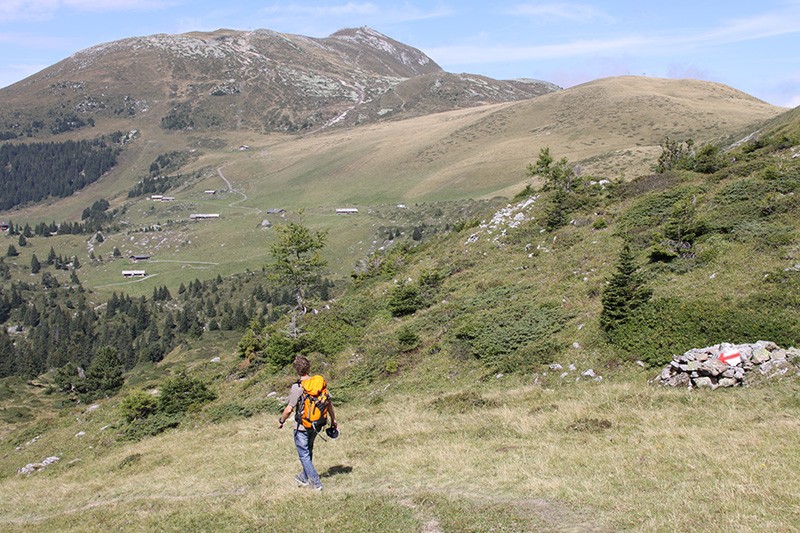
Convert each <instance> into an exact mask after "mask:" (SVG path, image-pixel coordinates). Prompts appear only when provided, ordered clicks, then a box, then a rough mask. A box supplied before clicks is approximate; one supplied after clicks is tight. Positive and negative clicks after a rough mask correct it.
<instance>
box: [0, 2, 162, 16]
mask: <svg viewBox="0 0 800 533" xmlns="http://www.w3.org/2000/svg"><path fill="white" fill-rule="evenodd" d="M175 4H176V2H175V1H172V0H0V21H10V20H43V19H50V18H53V17H54V16H56V13H57V12H58V11H59V10H60V9H73V10H76V11H150V10H155V9H163V8H165V7H169V6H172V5H175Z"/></svg>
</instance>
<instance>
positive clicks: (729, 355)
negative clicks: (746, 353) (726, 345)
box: [719, 351, 742, 366]
mask: <svg viewBox="0 0 800 533" xmlns="http://www.w3.org/2000/svg"><path fill="white" fill-rule="evenodd" d="M719 360H720V361H722V362H723V363H725V364H728V365H731V366H736V365H738V364H739V363H741V362H742V354H741V353H740V352H734V351H728V352H722V353H721V354H719Z"/></svg>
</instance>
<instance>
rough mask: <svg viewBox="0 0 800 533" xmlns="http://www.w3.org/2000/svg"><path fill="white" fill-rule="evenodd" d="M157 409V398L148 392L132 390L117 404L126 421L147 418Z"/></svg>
mask: <svg viewBox="0 0 800 533" xmlns="http://www.w3.org/2000/svg"><path fill="white" fill-rule="evenodd" d="M157 409H158V400H157V399H156V398H155V397H154V396H153V395H152V394H149V393H148V392H145V391H143V390H134V391H131V392H130V393H128V395H127V396H125V398H123V399H122V401H121V402H120V404H119V411H120V414H121V415H122V418H124V419H125V421H126V422H133V421H134V420H140V419H143V418H147V417H148V416H150V415H152V414H154V413H155V412H156V410H157Z"/></svg>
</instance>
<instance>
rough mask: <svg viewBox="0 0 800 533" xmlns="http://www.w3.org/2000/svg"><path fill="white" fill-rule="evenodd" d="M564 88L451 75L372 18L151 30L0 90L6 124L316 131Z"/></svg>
mask: <svg viewBox="0 0 800 533" xmlns="http://www.w3.org/2000/svg"><path fill="white" fill-rule="evenodd" d="M418 77H423V78H424V81H422V82H414V80H415V79H416V78H418ZM396 87H397V88H398V90H397V91H394V92H393V91H392V89H393V88H396ZM557 89H558V88H557V87H556V86H554V85H552V84H549V83H545V82H535V81H532V82H530V83H520V82H513V81H511V82H507V81H497V80H490V79H488V78H482V77H479V76H469V75H455V74H447V73H445V72H444V71H443V70H442V69H441V67H440V66H439V65H437V64H436V63H435V62H434V61H433V60H431V59H430V58H429V57H428V56H426V55H425V54H424V53H422V52H421V51H419V50H417V49H415V48H412V47H410V46H407V45H404V44H402V43H399V42H397V41H395V40H393V39H390V38H389V37H386V36H385V35H382V34H380V33H378V32H376V31H374V30H372V29H370V28H366V27H364V28H358V29H346V30H341V31H339V32H336V33H334V34H333V35H331V36H330V37H328V38H324V39H315V38H310V37H304V36H301V35H287V34H282V33H277V32H274V31H269V30H256V31H252V32H241V31H232V30H218V31H216V32H212V33H188V34H183V35H152V36H149V37H136V38H130V39H124V40H120V41H115V42H111V43H107V44H102V45H98V46H94V47H92V48H89V49H87V50H83V51H81V52H78V53H76V54H74V55H73V56H71V57H69V58H67V59H65V60H63V61H61V62H59V63H57V64H56V65H53V66H52V67H49V68H47V69H45V70H43V71H42V72H40V73H38V74H35V75H33V76H31V77H29V78H27V79H26V80H23V81H21V82H19V83H16V84H14V85H12V86H10V87H7V88H5V89H3V90H0V109H2V111H0V134H2V135H3V136H5V137H9V136H11V134H12V133H13V134H17V135H23V134H25V135H34V136H41V135H47V134H51V133H61V132H64V131H68V130H69V129H78V128H80V127H88V126H94V125H97V126H100V127H101V128H102V127H103V126H106V125H108V126H106V128H103V129H107V127H111V126H110V124H109V123H110V122H115V123H116V122H117V121H116V120H115V119H120V118H129V119H130V118H134V117H136V118H143V119H144V120H145V122H146V123H150V124H156V125H160V126H162V127H164V128H166V129H170V130H185V129H193V130H198V129H199V130H202V129H226V130H235V129H250V130H254V131H262V132H268V131H286V132H296V131H304V132H307V131H314V130H317V129H319V128H324V127H326V126H334V125H354V124H360V123H365V122H372V121H376V120H386V119H388V118H408V117H411V116H417V115H420V114H425V113H430V112H438V111H446V110H451V109H458V108H461V107H468V106H473V105H477V104H483V103H496V102H505V101H510V100H520V99H526V98H531V97H534V96H538V95H541V94H545V93H548V92H551V91H553V90H557ZM57 119H59V122H58V124H63V123H66V124H72V127H71V128H64V127H56V126H55V124H56V120H57Z"/></svg>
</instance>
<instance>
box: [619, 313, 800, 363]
mask: <svg viewBox="0 0 800 533" xmlns="http://www.w3.org/2000/svg"><path fill="white" fill-rule="evenodd" d="M609 338H610V340H611V342H612V343H613V344H615V345H617V346H619V347H620V348H622V349H624V350H626V351H628V352H629V353H630V354H631V355H633V356H634V357H636V358H638V359H641V360H642V361H644V362H645V363H647V364H648V365H650V366H652V367H656V366H662V365H665V364H667V363H668V362H669V361H671V360H672V356H673V355H675V354H682V353H684V352H686V351H687V350H689V349H691V348H702V347H705V346H712V345H714V344H719V343H721V342H732V343H749V342H755V341H757V340H771V341H773V342H776V343H778V344H779V345H782V346H795V345H798V343H800V317H799V316H798V314H797V313H796V312H795V313H792V312H777V313H775V312H769V313H767V312H765V311H764V308H762V307H760V306H758V307H755V306H750V305H748V304H747V302H740V303H729V304H720V302H708V301H685V300H678V299H674V298H665V299H660V300H652V301H650V302H648V303H646V304H645V305H643V306H641V307H639V308H638V309H637V310H636V311H635V312H634V313H633V314H632V316H630V317H629V318H628V321H627V322H626V323H624V324H622V325H620V326H619V327H617V328H615V329H614V330H612V331H611V332H610V335H609Z"/></svg>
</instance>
